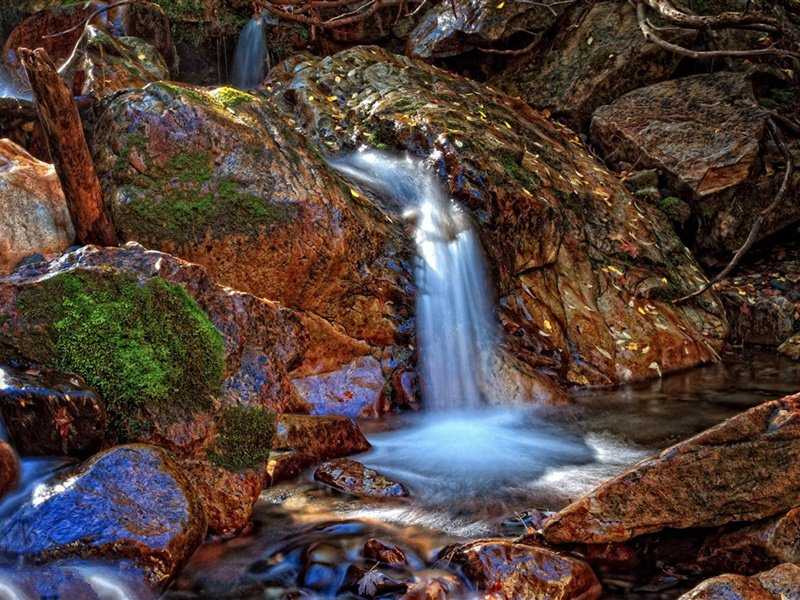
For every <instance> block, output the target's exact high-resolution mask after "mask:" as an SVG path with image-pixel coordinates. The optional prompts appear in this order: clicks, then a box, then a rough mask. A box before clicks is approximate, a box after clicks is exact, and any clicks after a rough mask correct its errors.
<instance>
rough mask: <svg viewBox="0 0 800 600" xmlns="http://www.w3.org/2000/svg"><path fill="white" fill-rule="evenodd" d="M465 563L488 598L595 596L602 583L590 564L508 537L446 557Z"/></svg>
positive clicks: (471, 544) (591, 599)
mask: <svg viewBox="0 0 800 600" xmlns="http://www.w3.org/2000/svg"><path fill="white" fill-rule="evenodd" d="M443 559H444V560H447V561H449V562H450V563H451V564H454V565H457V566H459V567H461V569H462V571H463V573H464V575H465V576H466V577H467V579H469V581H470V582H471V583H472V584H473V585H474V586H475V587H476V588H477V589H478V590H479V591H480V592H482V593H483V594H484V597H485V598H492V599H505V600H515V599H517V598H531V599H538V600H578V599H580V600H594V599H595V598H599V597H600V592H601V586H600V583H599V582H598V581H597V577H595V575H594V573H593V572H592V570H591V568H590V567H589V565H587V564H586V563H585V562H583V561H581V560H577V559H575V558H570V557H568V556H564V555H561V554H558V553H556V552H553V551H552V550H547V549H545V548H537V547H535V546H528V545H525V544H517V543H514V542H510V541H508V540H502V539H498V540H491V539H490V540H477V541H474V542H469V543H467V544H465V545H463V546H459V547H457V548H455V549H453V550H451V551H449V552H448V553H446V554H445V556H444V557H443Z"/></svg>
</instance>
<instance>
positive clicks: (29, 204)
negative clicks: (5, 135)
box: [0, 139, 75, 274]
mask: <svg viewBox="0 0 800 600" xmlns="http://www.w3.org/2000/svg"><path fill="white" fill-rule="evenodd" d="M74 240H75V230H74V228H73V226H72V220H71V219H70V216H69V211H68V210H67V203H66V201H65V200H64V194H63V192H62V191H61V184H60V183H59V181H58V176H57V175H56V171H55V169H54V168H53V165H50V164H47V163H43V162H41V161H39V160H37V159H35V158H34V157H33V156H31V155H30V154H28V153H27V152H26V151H25V150H24V149H22V148H21V147H19V146H17V145H16V144H15V143H14V142H12V141H11V140H7V139H3V140H0V274H4V273H8V272H9V271H11V270H12V269H13V268H14V267H15V266H16V265H17V263H19V262H20V261H21V260H22V259H23V258H25V257H26V256H29V255H31V254H52V253H57V252H62V251H64V250H65V249H66V248H67V247H68V246H69V245H70V244H72V242H73V241H74Z"/></svg>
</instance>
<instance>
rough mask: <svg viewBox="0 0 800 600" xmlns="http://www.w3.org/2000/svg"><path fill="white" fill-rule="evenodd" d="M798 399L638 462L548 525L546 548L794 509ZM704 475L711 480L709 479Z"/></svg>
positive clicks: (770, 405) (759, 409) (799, 482)
mask: <svg viewBox="0 0 800 600" xmlns="http://www.w3.org/2000/svg"><path fill="white" fill-rule="evenodd" d="M797 465H800V394H798V395H795V396H788V397H786V398H783V399H781V400H775V401H772V402H766V403H764V404H761V405H759V406H756V407H755V408H752V409H750V410H749V411H747V412H745V413H742V414H740V415H737V416H735V417H733V418H731V419H728V420H727V421H725V422H723V423H721V424H720V425H717V426H716V427H713V428H711V429H709V430H707V431H705V432H703V433H701V434H699V435H697V436H695V437H693V438H691V439H689V440H686V441H684V442H681V443H679V444H677V445H675V446H672V447H671V448H668V449H666V450H664V451H663V452H661V453H660V454H658V455H656V456H654V457H652V458H650V459H647V460H645V461H642V462H641V463H639V464H637V465H635V466H634V467H632V468H631V469H629V470H628V471H626V472H624V473H622V474H621V475H619V476H617V477H615V478H614V479H612V480H610V481H608V482H606V483H604V484H602V485H600V486H599V487H598V488H597V489H595V490H594V491H592V492H590V493H589V494H587V495H586V496H584V497H583V498H581V499H579V500H577V501H576V502H574V503H572V504H570V505H569V506H567V507H566V508H565V509H563V510H562V511H560V512H559V513H557V514H556V515H555V516H553V517H551V518H550V519H548V520H547V521H546V522H545V524H544V535H545V538H546V539H547V540H548V541H549V542H551V543H570V542H574V543H581V542H583V543H605V542H621V541H625V540H628V539H631V538H634V537H636V536H639V535H642V534H645V533H651V532H655V531H660V530H662V529H667V528H671V529H686V528H691V527H714V526H718V525H724V524H727V523H731V522H739V521H755V520H758V519H763V518H765V517H769V516H772V515H775V514H778V513H781V512H783V511H786V510H788V509H790V508H792V507H794V506H797V505H799V504H800V469H798V468H797ZM709 473H711V474H713V477H709Z"/></svg>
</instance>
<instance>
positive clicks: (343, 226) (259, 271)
mask: <svg viewBox="0 0 800 600" xmlns="http://www.w3.org/2000/svg"><path fill="white" fill-rule="evenodd" d="M292 123H293V120H292V119H291V117H289V116H288V115H286V114H285V113H282V112H281V111H280V110H278V108H277V107H276V106H275V105H274V103H273V102H271V101H270V100H269V99H266V98H264V97H263V96H261V95H258V94H256V95H253V94H249V93H245V92H241V91H238V90H234V89H232V88H215V89H199V88H193V87H190V86H186V85H181V84H174V83H167V82H159V83H154V84H151V85H149V86H147V87H146V88H145V89H144V90H136V91H131V92H128V93H124V94H121V95H118V96H115V97H114V98H113V99H110V100H109V101H108V102H107V103H106V104H105V106H104V111H103V113H102V116H101V117H100V119H99V124H98V125H97V127H96V135H95V136H94V138H93V141H92V142H91V145H92V146H93V153H94V157H95V161H96V164H97V170H98V175H99V177H100V180H101V184H102V187H103V192H104V200H105V203H106V205H107V207H108V210H109V212H110V214H111V216H112V219H113V221H114V224H115V226H116V229H117V231H118V233H119V235H120V237H121V238H122V239H131V240H137V241H140V242H141V243H143V244H145V245H147V246H148V247H152V248H157V249H160V250H163V251H166V252H170V253H172V254H175V255H177V256H180V257H182V258H184V259H187V260H191V261H194V262H197V263H200V264H202V265H204V266H205V267H206V268H207V269H208V271H209V274H210V275H211V276H212V277H214V279H215V280H216V281H218V282H220V283H222V284H225V285H229V286H231V287H233V288H235V289H239V290H242V291H245V292H248V293H252V294H254V295H256V296H259V297H263V298H269V299H272V300H276V301H279V302H281V303H282V304H284V305H286V306H288V307H291V308H293V309H298V310H301V311H303V313H304V317H303V318H304V320H305V321H306V322H307V323H310V324H311V325H310V326H311V327H312V331H313V343H310V344H309V348H310V349H311V350H312V356H310V357H309V360H308V363H307V364H305V365H302V368H301V372H300V373H298V374H296V377H303V376H312V375H313V376H315V377H316V380H315V382H314V383H313V384H309V385H308V386H304V387H303V389H304V390H305V389H307V390H308V393H309V394H310V395H311V396H312V398H310V400H319V398H318V396H317V395H316V390H317V388H318V387H319V386H322V388H323V390H322V391H321V392H320V393H322V394H323V395H324V389H325V388H326V384H325V383H324V382H322V381H321V380H332V381H333V382H334V385H338V384H339V383H340V382H341V383H342V384H343V385H345V386H347V385H349V383H348V382H347V378H348V372H351V371H352V369H353V367H352V366H351V364H352V362H353V360H356V359H359V358H362V359H363V360H367V359H366V358H365V357H367V356H369V355H374V356H380V355H381V350H382V349H383V348H384V347H387V346H392V345H394V344H405V343H407V341H408V337H409V336H408V334H407V333H405V331H406V329H407V328H406V329H404V328H403V325H404V324H406V323H407V321H408V320H409V318H410V317H411V314H412V306H413V300H412V298H411V291H410V290H411V289H412V288H411V286H410V274H409V272H408V270H407V267H406V266H405V265H406V261H407V258H408V256H410V254H409V248H410V246H411V242H410V240H408V239H407V237H406V236H405V234H404V233H403V231H402V228H401V226H400V225H399V223H397V222H390V221H389V220H387V219H386V218H385V216H384V215H382V214H381V213H380V211H378V210H377V209H376V208H375V207H374V206H372V205H371V204H370V203H369V202H367V201H366V200H364V199H363V198H355V197H353V196H352V195H351V192H350V190H349V189H348V187H347V186H346V185H344V183H343V182H342V181H341V180H340V179H339V178H338V176H336V175H334V174H332V172H331V171H330V170H329V169H328V167H327V165H326V164H325V163H324V162H323V160H322V158H321V157H320V156H319V155H318V154H316V153H315V152H314V151H313V150H312V149H311V148H309V147H308V144H307V143H306V141H305V140H304V138H303V136H302V135H301V134H300V133H298V132H297V131H295V128H294V127H293V125H292ZM333 348H340V349H342V350H343V351H342V352H341V353H338V352H336V353H332V352H330V350H331V349H333ZM297 366H298V367H300V366H301V365H297ZM358 368H361V367H358ZM337 391H340V392H342V393H344V392H346V391H347V390H346V389H342V390H337ZM351 391H353V390H351ZM354 393H357V394H361V393H362V392H360V391H358V392H354Z"/></svg>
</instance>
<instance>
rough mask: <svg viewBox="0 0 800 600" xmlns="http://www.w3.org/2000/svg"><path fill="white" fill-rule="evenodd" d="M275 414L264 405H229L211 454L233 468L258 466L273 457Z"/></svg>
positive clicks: (225, 465) (221, 463)
mask: <svg viewBox="0 0 800 600" xmlns="http://www.w3.org/2000/svg"><path fill="white" fill-rule="evenodd" d="M274 433H275V415H274V414H273V413H271V412H269V411H267V410H266V409H264V408H262V407H260V406H238V405H237V406H229V407H227V408H225V409H224V410H223V412H222V414H221V416H220V419H219V430H218V433H217V439H216V442H215V445H214V449H213V450H210V451H209V452H208V457H209V459H210V460H211V462H213V463H214V464H216V465H218V466H220V467H224V468H226V469H228V470H231V471H242V470H244V469H255V468H259V467H261V466H263V465H264V464H265V463H266V462H267V459H268V458H269V452H270V448H271V447H272V436H273V435H274Z"/></svg>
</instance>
